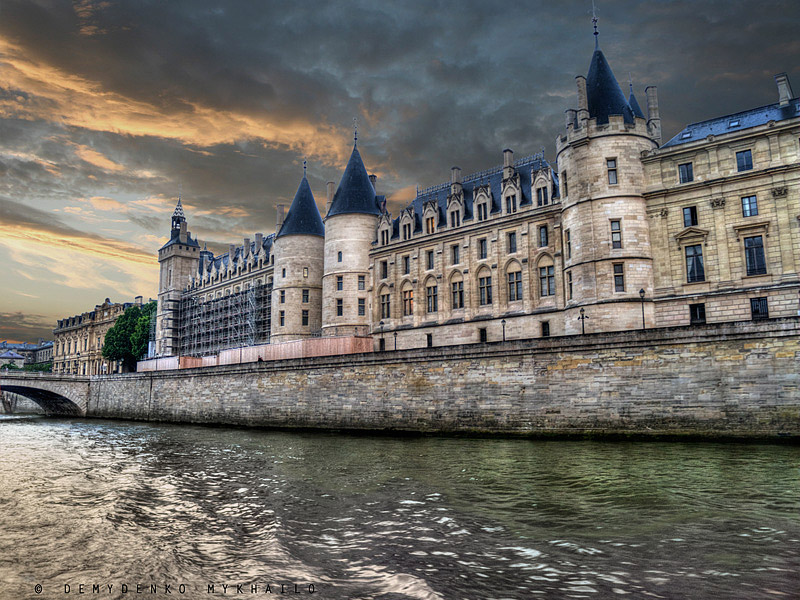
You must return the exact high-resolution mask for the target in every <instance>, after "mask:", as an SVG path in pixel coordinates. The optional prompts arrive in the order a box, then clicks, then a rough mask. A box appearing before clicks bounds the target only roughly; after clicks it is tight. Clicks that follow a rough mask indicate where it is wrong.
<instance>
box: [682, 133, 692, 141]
mask: <svg viewBox="0 0 800 600" xmlns="http://www.w3.org/2000/svg"><path fill="white" fill-rule="evenodd" d="M690 137H692V132H691V131H684V132H683V133H682V134H681V139H682V140H688V139H689V138H690Z"/></svg>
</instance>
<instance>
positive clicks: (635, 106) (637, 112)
mask: <svg viewBox="0 0 800 600" xmlns="http://www.w3.org/2000/svg"><path fill="white" fill-rule="evenodd" d="M630 87H631V95H630V96H629V97H628V106H630V107H631V110H632V111H633V116H634V117H639V118H640V119H644V118H645V116H644V113H643V112H642V108H641V107H640V106H639V103H638V102H637V101H636V96H634V95H633V84H631V86H630Z"/></svg>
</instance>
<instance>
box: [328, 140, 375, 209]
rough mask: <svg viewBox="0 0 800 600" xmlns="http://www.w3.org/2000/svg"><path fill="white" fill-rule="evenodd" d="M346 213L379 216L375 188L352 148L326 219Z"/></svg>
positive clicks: (356, 150)
mask: <svg viewBox="0 0 800 600" xmlns="http://www.w3.org/2000/svg"><path fill="white" fill-rule="evenodd" d="M348 213H360V214H367V215H376V216H380V214H381V210H380V207H379V206H378V202H377V198H376V196H375V188H373V187H372V182H370V180H369V175H367V170H366V169H365V168H364V162H363V161H362V160H361V155H360V154H359V153H358V148H357V147H356V146H353V153H352V154H351V155H350V160H348V161H347V167H346V168H345V170H344V175H342V180H341V181H340V182H339V188H338V189H337V190H336V194H334V196H333V200H332V201H331V207H330V209H329V210H328V215H327V216H328V217H332V216H334V215H342V214H348Z"/></svg>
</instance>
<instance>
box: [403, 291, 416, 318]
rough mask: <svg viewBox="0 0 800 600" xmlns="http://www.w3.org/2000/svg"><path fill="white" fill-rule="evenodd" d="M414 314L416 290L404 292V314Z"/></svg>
mask: <svg viewBox="0 0 800 600" xmlns="http://www.w3.org/2000/svg"><path fill="white" fill-rule="evenodd" d="M412 314H414V290H405V291H404V292H403V316H404V317H408V316H411V315H412Z"/></svg>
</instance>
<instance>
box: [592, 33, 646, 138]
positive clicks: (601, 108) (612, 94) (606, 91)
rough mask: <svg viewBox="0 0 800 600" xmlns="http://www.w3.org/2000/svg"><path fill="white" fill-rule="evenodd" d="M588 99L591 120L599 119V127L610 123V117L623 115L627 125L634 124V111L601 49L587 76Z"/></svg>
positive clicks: (596, 54) (595, 56)
mask: <svg viewBox="0 0 800 600" xmlns="http://www.w3.org/2000/svg"><path fill="white" fill-rule="evenodd" d="M586 97H587V100H588V104H589V118H593V119H597V124H598V125H601V124H603V123H608V117H609V115H622V118H623V119H624V120H625V122H626V123H633V110H631V107H630V106H629V105H628V101H627V100H626V99H625V94H623V93H622V89H621V88H620V87H619V83H617V79H616V78H615V77H614V73H613V72H612V71H611V66H610V65H609V64H608V61H607V60H606V57H605V56H604V55H603V51H602V50H600V49H599V48H598V49H596V50H595V51H594V54H593V55H592V62H591V64H590V65H589V74H588V75H587V76H586ZM640 111H641V109H640Z"/></svg>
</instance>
